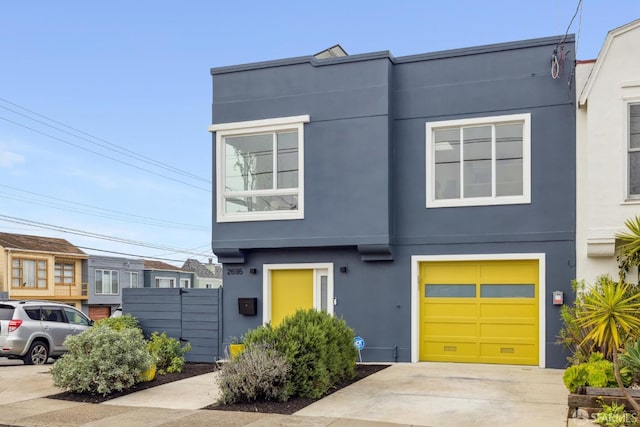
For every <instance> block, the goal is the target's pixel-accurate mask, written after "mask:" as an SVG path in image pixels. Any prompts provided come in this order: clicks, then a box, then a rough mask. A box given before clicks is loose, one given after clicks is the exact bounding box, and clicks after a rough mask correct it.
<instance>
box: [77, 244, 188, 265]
mask: <svg viewBox="0 0 640 427" xmlns="http://www.w3.org/2000/svg"><path fill="white" fill-rule="evenodd" d="M74 246H75V247H77V248H80V249H86V250H88V251H97V252H105V253H109V254H116V255H126V256H134V257H137V258H140V259H157V260H160V261H170V262H184V261H183V260H179V259H170V258H160V257H157V256H150V255H138V254H130V253H127V252H118V251H107V250H105V249H97V248H89V247H87V246H78V245H74Z"/></svg>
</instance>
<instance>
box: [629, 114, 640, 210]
mask: <svg viewBox="0 0 640 427" xmlns="http://www.w3.org/2000/svg"><path fill="white" fill-rule="evenodd" d="M628 126H629V163H628V168H629V197H632V198H640V104H629V125H628Z"/></svg>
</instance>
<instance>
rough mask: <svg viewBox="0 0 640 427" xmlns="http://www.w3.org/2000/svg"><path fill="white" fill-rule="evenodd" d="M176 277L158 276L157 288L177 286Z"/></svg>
mask: <svg viewBox="0 0 640 427" xmlns="http://www.w3.org/2000/svg"><path fill="white" fill-rule="evenodd" d="M175 287H176V279H174V278H169V277H156V288H175Z"/></svg>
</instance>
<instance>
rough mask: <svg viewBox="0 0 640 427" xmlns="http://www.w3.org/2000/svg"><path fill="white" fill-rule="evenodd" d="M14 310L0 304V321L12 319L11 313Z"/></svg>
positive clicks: (11, 307)
mask: <svg viewBox="0 0 640 427" xmlns="http://www.w3.org/2000/svg"><path fill="white" fill-rule="evenodd" d="M14 310H15V309H14V308H13V306H11V305H7V304H0V320H11V319H13V311H14Z"/></svg>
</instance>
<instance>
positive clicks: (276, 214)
mask: <svg viewBox="0 0 640 427" xmlns="http://www.w3.org/2000/svg"><path fill="white" fill-rule="evenodd" d="M308 122H309V116H308V115H305V116H293V117H281V118H275V119H265V120H253V121H247V122H235V123H224V124H217V125H211V126H209V131H211V132H215V133H216V165H215V167H216V183H217V185H216V201H217V212H216V220H217V221H218V222H234V221H236V222H237V221H266V220H284V219H302V218H304V171H303V165H304V124H305V123H308Z"/></svg>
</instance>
